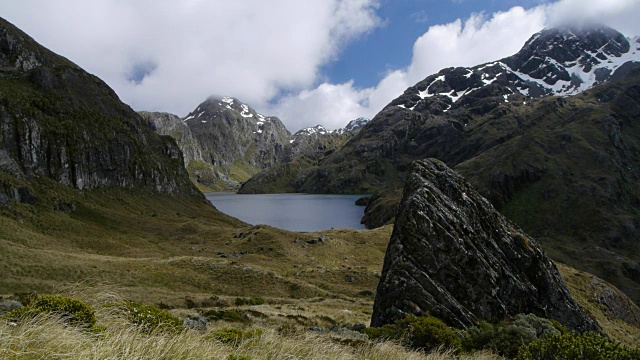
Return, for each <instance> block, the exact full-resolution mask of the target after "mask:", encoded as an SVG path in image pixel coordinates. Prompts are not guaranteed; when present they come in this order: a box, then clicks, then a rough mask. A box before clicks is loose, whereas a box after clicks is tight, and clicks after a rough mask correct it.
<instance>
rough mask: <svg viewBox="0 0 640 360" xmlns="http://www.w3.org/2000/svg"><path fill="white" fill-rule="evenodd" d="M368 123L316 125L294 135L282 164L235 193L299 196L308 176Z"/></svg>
mask: <svg viewBox="0 0 640 360" xmlns="http://www.w3.org/2000/svg"><path fill="white" fill-rule="evenodd" d="M368 122H369V119H365V118H358V119H355V120H351V121H349V123H348V124H347V125H346V126H345V127H344V128H340V129H337V130H327V129H326V128H325V127H324V126H322V125H316V126H314V127H310V128H304V129H301V130H299V131H297V132H296V133H295V134H293V136H292V138H291V140H289V144H287V146H285V149H284V153H285V155H284V158H283V159H282V160H281V162H280V163H279V164H277V165H276V166H273V167H271V168H269V169H265V170H263V171H261V172H259V173H257V174H255V175H254V176H252V177H251V178H250V179H248V180H247V181H246V182H245V183H244V184H242V186H241V187H240V189H239V190H238V193H241V194H256V193H269V192H276V193H283V192H302V191H303V190H302V189H303V188H305V187H306V181H307V179H308V178H309V177H310V174H312V173H314V171H315V170H317V169H318V167H319V166H320V165H322V162H323V161H324V160H325V159H326V158H327V157H329V156H331V155H332V154H334V153H336V152H337V151H340V150H341V149H342V147H343V146H344V145H345V144H346V143H347V142H348V141H349V140H350V139H351V138H352V137H353V136H355V135H356V134H357V133H358V132H359V131H360V129H362V128H363V127H364V126H365V125H366V124H367V123H368ZM329 192H330V191H329Z"/></svg>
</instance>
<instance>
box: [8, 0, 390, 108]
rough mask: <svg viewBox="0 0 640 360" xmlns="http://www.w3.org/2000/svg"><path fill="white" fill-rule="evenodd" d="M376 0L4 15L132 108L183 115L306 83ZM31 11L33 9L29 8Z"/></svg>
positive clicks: (154, 4) (62, 7)
mask: <svg viewBox="0 0 640 360" xmlns="http://www.w3.org/2000/svg"><path fill="white" fill-rule="evenodd" d="M377 6H378V5H377V0H305V1H296V0H270V1H259V0H237V1H225V0H208V1H205V0H185V1H173V0H157V1H150V0H144V1H143V0H140V1H120V0H91V1H85V0H60V1H55V2H53V1H46V0H21V1H15V2H10V3H8V4H4V6H3V15H2V16H4V17H6V18H7V20H9V21H11V22H13V23H14V24H15V25H17V26H18V27H20V28H22V29H23V30H24V31H26V32H27V33H28V34H30V35H31V36H33V37H34V38H35V39H36V40H37V41H39V42H40V43H42V44H43V45H45V46H47V47H49V48H50V49H51V50H53V51H55V52H57V53H59V54H64V55H65V56H67V57H68V58H70V59H71V60H72V61H74V62H76V63H77V64H78V65H80V66H82V67H83V68H85V69H86V70H88V71H89V72H92V73H95V74H97V75H98V76H100V77H101V78H102V79H103V80H105V81H106V82H107V83H108V84H109V85H110V86H111V87H113V88H114V89H115V90H116V92H117V93H118V95H119V96H120V97H121V98H122V99H123V100H124V101H125V102H127V103H129V104H130V105H131V106H132V107H133V108H135V109H140V110H142V109H145V110H163V111H170V112H174V113H176V114H178V115H184V114H186V113H187V112H189V111H190V110H192V109H193V108H194V107H195V106H196V105H197V104H198V103H199V102H200V101H202V100H204V99H205V98H207V96H209V95H211V94H213V93H218V94H228V95H231V96H235V97H238V98H240V99H242V100H243V101H245V102H247V103H249V104H252V105H254V106H256V107H260V106H265V105H266V104H267V103H268V102H269V101H271V100H272V99H273V98H274V97H275V96H276V95H278V94H279V93H281V92H291V91H300V90H303V89H306V88H309V87H312V86H313V85H314V84H315V83H316V82H317V80H318V76H319V71H320V68H321V67H322V66H323V65H325V64H326V63H327V62H329V61H331V60H332V59H335V58H336V56H337V55H338V53H339V51H340V49H341V48H343V47H344V46H345V45H346V44H348V43H349V42H350V41H352V40H354V39H356V38H357V37H359V36H362V35H363V34H366V33H367V32H368V31H371V30H372V29H374V28H375V27H376V26H378V25H379V23H380V20H379V18H378V17H377V16H376V9H377ZM34 9H35V10H34Z"/></svg>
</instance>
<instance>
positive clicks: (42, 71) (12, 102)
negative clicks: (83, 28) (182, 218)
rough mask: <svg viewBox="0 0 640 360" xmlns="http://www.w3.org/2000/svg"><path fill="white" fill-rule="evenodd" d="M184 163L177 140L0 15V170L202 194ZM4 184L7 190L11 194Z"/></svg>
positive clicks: (90, 185)
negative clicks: (152, 126) (158, 130)
mask: <svg viewBox="0 0 640 360" xmlns="http://www.w3.org/2000/svg"><path fill="white" fill-rule="evenodd" d="M182 164H183V162H182V154H181V152H180V150H179V148H178V147H177V146H176V143H175V141H173V140H172V139H171V138H169V137H161V136H158V135H156V134H154V133H153V132H152V131H151V130H150V129H149V128H148V127H147V124H146V122H145V121H144V120H143V119H142V118H141V117H140V116H139V115H138V114H136V113H135V112H134V111H133V110H132V109H131V108H129V107H128V106H127V105H125V104H123V103H122V102H120V100H119V99H118V96H117V95H116V94H115V92H114V91H113V90H112V89H110V88H109V87H108V86H107V85H106V84H105V83H104V82H102V81H101V80H100V79H98V78H96V77H95V76H93V75H90V74H88V73H87V72H85V71H84V70H82V69H81V68H79V67H78V66H76V65H75V64H73V63H71V62H70V61H68V60H67V59H65V58H63V57H61V56H58V55H56V54H54V53H52V52H50V51H49V50H47V49H45V48H44V47H42V46H40V45H39V44H38V43H36V42H35V41H34V40H33V39H31V38H30V37H29V36H28V35H26V34H25V33H23V32H22V31H20V30H19V29H17V28H16V27H14V26H13V25H11V24H10V23H8V22H7V21H5V20H4V19H0V172H4V173H5V174H9V175H8V176H12V177H14V178H21V177H23V175H24V177H26V178H28V179H31V178H34V177H48V178H51V179H53V180H55V181H57V182H59V183H61V184H64V185H69V186H72V187H75V188H77V189H94V188H99V187H110V186H112V187H119V188H128V189H131V188H135V187H144V188H146V189H150V190H153V191H157V192H162V193H183V194H192V195H197V196H200V195H199V194H198V192H197V189H195V187H193V185H192V184H191V183H190V182H189V179H188V176H187V173H186V171H185V169H184V167H183V166H182ZM9 182H11V181H9V180H7V182H6V183H5V186H3V187H4V188H5V190H6V191H5V193H15V191H13V190H11V188H12V186H9V185H6V184H8V183H9ZM14 190H15V189H14ZM18 192H19V191H18ZM14 198H15V197H14ZM24 198H25V197H24V196H21V197H20V199H22V200H24Z"/></svg>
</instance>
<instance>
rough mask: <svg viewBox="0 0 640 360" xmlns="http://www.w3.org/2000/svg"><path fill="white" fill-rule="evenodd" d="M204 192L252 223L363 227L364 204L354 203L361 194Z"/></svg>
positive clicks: (288, 226)
mask: <svg viewBox="0 0 640 360" xmlns="http://www.w3.org/2000/svg"><path fill="white" fill-rule="evenodd" d="M205 196H206V197H207V199H209V201H211V203H212V204H213V205H214V206H215V207H216V208H218V210H220V211H222V212H223V213H225V214H228V215H231V216H233V217H235V218H238V219H240V220H242V221H244V222H247V223H249V224H252V225H258V224H266V225H270V226H273V227H277V228H280V229H285V230H291V231H318V230H326V229H331V228H352V229H364V228H365V227H364V225H362V224H360V219H361V218H362V216H363V215H364V206H356V205H355V202H356V200H357V199H358V198H360V197H362V195H316V194H259V195H244V194H243V195H240V194H233V193H206V194H205Z"/></svg>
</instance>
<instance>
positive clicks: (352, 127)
mask: <svg viewBox="0 0 640 360" xmlns="http://www.w3.org/2000/svg"><path fill="white" fill-rule="evenodd" d="M368 122H369V119H367V118H363V117H360V118H357V119H355V120H351V121H349V123H348V124H347V126H345V127H343V128H340V129H338V130H336V131H335V132H337V133H338V134H346V133H349V132H354V131H356V130H359V129H361V128H362V127H363V126H365V125H367V123H368Z"/></svg>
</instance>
